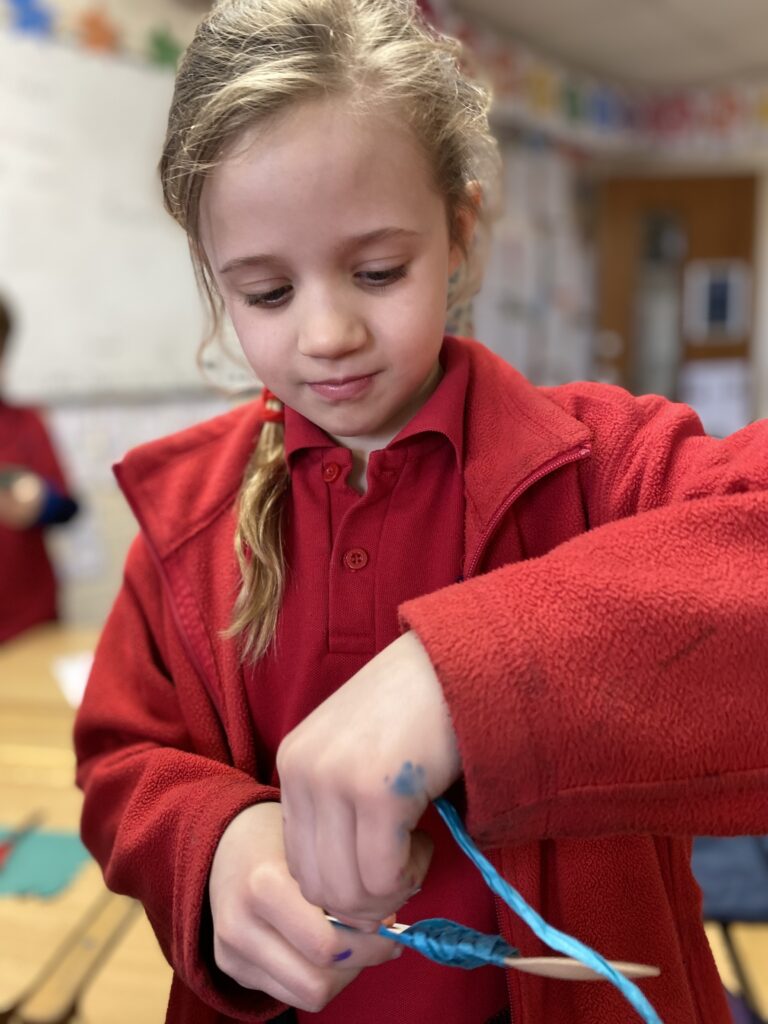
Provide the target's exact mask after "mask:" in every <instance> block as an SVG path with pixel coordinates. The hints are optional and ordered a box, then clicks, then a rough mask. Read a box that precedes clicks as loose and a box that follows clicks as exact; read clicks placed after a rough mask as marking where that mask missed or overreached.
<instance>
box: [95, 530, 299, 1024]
mask: <svg viewBox="0 0 768 1024" xmlns="http://www.w3.org/2000/svg"><path fill="white" fill-rule="evenodd" d="M75 749H76V754H77V760H78V771H77V782H78V785H80V787H81V788H82V789H83V791H84V795H85V799H84V805H83V815H82V835H83V840H84V842H85V844H86V846H87V847H88V849H89V850H90V851H91V853H92V854H93V855H94V857H95V858H96V860H97V861H98V862H99V863H100V865H101V866H102V869H103V871H104V876H105V879H106V882H107V885H108V886H109V887H110V888H111V889H113V890H114V891H116V892H121V893H126V894H127V895H129V896H133V897H135V898H136V899H138V900H140V901H141V902H142V903H143V905H144V907H145V909H146V912H147V915H148V917H149V919H150V921H151V922H152V925H153V928H154V930H155V932H156V934H157V937H158V940H159V942H160V945H161V947H162V949H163V952H164V953H165V955H166V957H167V959H168V960H169V961H170V963H171V964H172V966H173V967H174V969H175V970H176V972H177V974H178V975H179V976H180V977H181V979H182V981H183V982H184V983H185V985H186V986H187V987H188V988H189V989H191V990H192V991H193V992H194V993H195V994H196V995H197V996H198V997H199V998H201V999H202V1000H203V1001H204V1002H205V1003H207V1004H208V1005H210V1006H213V1007H214V1008H215V1009H217V1010H220V1011H221V1012H223V1013H226V1014H227V1015H228V1016H231V1017H235V1018H236V1019H240V1020H248V1021H256V1020H267V1019H269V1018H270V1017H272V1016H274V1014H275V1012H276V1010H277V1007H278V1004H276V1003H275V1002H274V1001H272V1000H271V999H268V998H267V997H266V996H264V995H262V994H260V993H257V992H248V991H246V990H245V989H241V988H239V987H238V986H237V985H235V984H234V982H231V981H230V979H228V978H226V976H225V975H223V974H222V973H221V972H219V971H218V970H217V969H216V967H215V965H214V964H213V960H212V945H211V943H212V931H211V922H210V910H209V906H208V899H207V886H208V875H209V871H210V865H211V862H212V859H213V854H214V852H215V849H216V846H217V844H218V841H219V839H220V837H221V834H222V833H223V831H224V829H225V828H226V826H227V824H228V823H229V822H230V821H231V820H232V818H234V817H235V815H237V814H238V813H239V812H240V811H242V810H244V809H245V808H246V807H248V806H250V805H251V804H254V803H257V802H260V801H263V800H276V799H279V793H278V791H277V790H274V789H271V788H270V787H267V786H262V785H260V784H258V783H257V782H256V781H254V779H253V778H251V777H250V776H249V775H248V774H246V773H245V772H241V771H239V770H237V769H236V768H233V767H232V766H231V764H228V763H226V762H227V760H228V753H227V747H226V743H225V739H224V736H223V732H222V730H221V726H220V723H219V720H218V718H217V716H216V714H215V712H214V710H213V708H212V707H211V705H210V702H209V701H208V698H207V695H206V693H205V691H204V689H203V687H202V685H201V683H200V681H199V679H197V678H196V677H195V674H194V669H193V667H192V666H191V664H190V663H189V661H188V660H187V658H186V656H185V653H184V651H183V648H182V647H181V645H180V644H179V642H178V640H177V639H176V633H175V625H174V623H173V621H172V620H171V617H170V613H169V611H168V609H167V605H166V602H165V601H164V600H163V596H162V587H161V584H160V581H159V579H158V576H157V574H156V572H155V569H154V565H153V563H152V560H151V557H150V555H149V554H148V552H147V549H146V547H145V545H144V543H143V541H142V540H141V538H140V539H139V540H138V541H137V542H136V543H135V544H134V546H133V548H132V549H131V552H130V554H129V557H128V562H127V565H126V575H125V581H124V585H123V588H122V590H121V592H120V594H119V596H118V598H117V601H116V603H115V605H114V608H113V610H112V612H111V615H110V617H109V620H108V622H107V624H106V627H105V629H104V632H103V634H102V637H101V640H100V642H99V645H98V648H97V651H96V656H95V661H94V666H93V670H92V673H91V677H90V679H89V682H88V686H87V688H86V693H85V697H84V700H83V704H82V706H81V708H80V711H79V713H78V717H77V720H76V723H75ZM198 751H205V756H203V754H201V753H199V752H198Z"/></svg>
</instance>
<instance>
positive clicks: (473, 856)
mask: <svg viewBox="0 0 768 1024" xmlns="http://www.w3.org/2000/svg"><path fill="white" fill-rule="evenodd" d="M435 806H436V807H437V809H438V811H439V812H440V816H441V817H442V819H443V821H444V822H445V824H446V825H447V826H448V828H449V830H450V832H451V835H452V836H453V838H454V839H455V840H456V842H457V843H458V844H459V846H460V847H461V849H462V850H463V851H464V853H465V854H466V855H467V857H469V859H470V860H471V861H472V863H473V864H474V865H475V867H476V868H477V869H478V870H479V871H480V874H481V875H482V876H483V878H484V880H485V883H486V885H487V886H488V888H489V889H490V890H491V891H492V892H494V893H495V894H496V895H497V896H498V897H499V898H500V899H502V900H504V902H505V903H506V904H507V906H508V907H510V908H511V909H512V910H513V911H514V912H515V913H516V914H517V916H518V917H519V918H521V920H523V921H524V922H525V923H526V924H527V925H528V927H529V928H530V929H531V931H532V932H533V933H534V934H535V935H537V936H538V938H540V939H541V940H542V942H544V943H546V945H547V946H549V947H550V948H551V949H556V950H557V951H558V952H560V953H564V954H565V955H566V956H570V957H573V959H574V960H579V961H580V962H581V963H583V964H584V965H585V966H586V967H590V968H591V969H592V970H593V971H595V973H597V974H600V975H602V977H604V978H605V979H606V981H610V982H611V984H612V985H614V986H615V987H616V988H617V989H618V990H619V992H621V994H622V995H623V996H624V998H625V999H626V1000H627V1002H628V1003H629V1004H630V1005H631V1006H632V1007H633V1008H634V1009H635V1010H636V1011H637V1013H638V1014H639V1016H640V1017H641V1018H642V1019H643V1020H644V1021H645V1024H662V1021H661V1018H660V1017H659V1015H658V1014H657V1013H656V1011H655V1010H654V1008H653V1007H652V1006H651V1004H650V1003H649V1002H648V1000H647V999H646V998H645V996H644V995H643V993H642V992H641V991H640V989H639V988H638V987H637V985H635V984H634V983H633V982H632V981H630V980H629V979H628V978H625V977H624V976H623V975H621V974H619V972H618V971H617V970H616V969H615V968H613V967H611V965H610V964H609V963H608V961H607V960H606V959H605V958H604V957H602V956H601V955H600V954H599V953H598V952H596V951H595V950H594V949H592V948H591V947H590V946H587V945H585V944H584V943H583V942H579V940H578V939H574V938H573V937H572V936H570V935H566V934H565V932H561V931H559V930H558V929H557V928H553V927H552V926H551V925H549V924H547V922H546V921H545V920H544V918H543V917H542V916H541V915H540V914H538V913H537V912H536V911H535V910H534V909H533V907H530V906H529V905H528V904H527V903H526V902H525V900H524V899H523V897H522V896H521V895H520V893H519V892H518V891H517V890H516V889H514V888H513V887H512V886H511V885H510V884H509V883H508V882H506V881H504V879H503V878H502V877H501V875H499V873H498V871H496V869H495V868H494V866H493V865H492V864H491V863H490V861H488V860H487V859H486V858H485V857H484V856H483V855H482V853H480V851H479V850H478V849H477V847H476V846H475V844H474V843H473V842H472V840H471V839H470V838H469V835H468V834H467V832H466V830H465V828H464V826H463V824H462V822H461V818H460V817H459V815H458V813H457V811H456V809H455V807H454V806H453V805H452V804H451V803H450V802H449V801H448V800H446V799H444V798H443V797H440V798H439V799H438V800H435ZM414 927H417V926H416V925H412V926H411V927H410V928H409V929H408V931H407V932H404V933H402V935H401V936H399V937H398V938H403V937H405V936H406V935H408V933H409V932H411V931H412V930H413V928H414ZM458 927H459V928H461V926H458ZM383 933H386V934H387V937H388V938H393V937H394V936H392V935H391V934H389V933H388V932H386V930H384V932H383ZM414 945H415V947H416V948H418V946H417V945H416V944H414ZM433 959H436V958H435V957H433ZM438 962H441V963H444V962H446V961H438ZM486 962H487V961H486ZM490 962H492V963H493V962H495V961H490ZM461 966H467V965H466V964H461Z"/></svg>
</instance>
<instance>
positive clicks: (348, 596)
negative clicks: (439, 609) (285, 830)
mask: <svg viewBox="0 0 768 1024" xmlns="http://www.w3.org/2000/svg"><path fill="white" fill-rule="evenodd" d="M468 372H469V366H468V360H467V358H466V355H465V353H464V352H463V351H461V350H458V351H457V352H455V353H454V354H452V355H451V356H450V357H446V358H445V359H444V375H443V378H442V380H441V381H440V384H439V385H438V387H437V389H436V390H435V392H434V394H433V395H432V396H431V397H430V399H429V400H428V401H427V402H426V403H425V405H424V406H423V407H422V409H421V410H420V411H419V412H418V413H417V414H416V416H414V418H413V419H412V420H411V422H410V423H409V424H408V425H407V426H406V427H405V428H404V429H403V430H402V431H401V432H400V433H399V434H398V435H397V437H396V438H394V440H393V441H391V442H390V443H389V444H388V445H387V447H386V448H384V449H383V450H381V451H376V452H372V453H371V456H370V459H369V463H368V487H367V491H366V493H365V494H359V493H358V492H357V491H355V490H354V489H353V488H351V487H350V486H349V485H348V483H347V476H348V474H349V471H350V469H351V466H352V458H351V453H350V452H349V450H348V449H346V448H343V447H340V446H339V445H338V444H336V442H335V441H333V440H332V439H331V438H330V437H329V436H328V435H327V434H326V433H324V432H323V431H322V430H321V429H320V428H319V427H317V426H315V425H314V424H313V423H310V422H309V421H308V420H306V419H305V418H304V417H302V416H300V415H299V414H298V413H296V412H294V411H293V410H291V409H286V418H285V449H286V456H287V458H288V462H289V467H290V473H291V489H290V498H289V500H288V503H287V506H288V507H287V509H286V519H285V525H286V533H285V537H286V540H285V551H286V562H287V566H288V577H287V585H286V590H285V597H284V601H283V607H282V611H281V616H280V621H279V625H278V633H277V637H276V644H275V650H274V653H271V654H269V655H268V656H266V657H264V658H262V659H261V661H260V662H259V663H258V665H257V666H256V667H255V668H254V669H253V670H251V671H250V673H249V676H248V678H247V687H248V698H249V703H250V707H251V713H252V717H253V724H254V729H255V730H256V736H257V742H258V748H259V754H260V757H261V758H262V760H261V764H260V768H261V777H262V778H264V779H267V780H270V781H272V782H273V783H274V784H275V785H276V784H277V779H276V777H275V770H274V764H275V753H276V751H277V747H278V745H279V743H280V741H281V739H282V738H283V736H285V734H286V733H287V732H289V731H290V730H291V729H292V728H293V727H294V726H295V725H297V724H298V723H299V722H300V721H301V720H302V719H303V718H305V717H306V716H307V715H308V714H309V712H310V711H312V709H313V708H315V707H316V706H317V705H318V704H319V703H321V702H322V701H323V700H324V699H325V698H326V697H328V696H329V695H330V694H331V693H333V691H334V690H336V689H337V688H338V687H339V686H340V685H341V684H342V683H344V682H346V680H347V679H349V678H350V676H352V675H354V673H355V672H357V671H358V669H360V668H362V666H363V665H365V664H366V662H368V661H369V660H370V659H371V658H372V657H373V656H374V655H375V654H377V653H378V652H379V651H380V650H382V648H384V647H385V646H386V645H387V644H389V643H391V642H392V641H393V640H395V639H396V637H397V636H398V635H399V630H398V620H397V609H398V606H399V605H401V604H402V603H403V602H404V601H407V600H409V599H410V598H415V597H418V596H421V595H422V594H426V593H430V592H432V591H435V590H438V589H439V588H441V587H444V586H447V585H449V584H451V583H455V582H456V580H457V579H458V578H459V576H460V574H461V563H462V554H463V547H464V537H463V523H464V487H463V479H462V465H463V454H464V445H463V424H464V400H465V394H466V388H467V379H468ZM265 704H268V705H269V707H270V713H269V715H268V716H263V715H260V714H259V708H260V706H264V705H265ZM265 717H266V720H265ZM422 827H423V828H425V829H426V830H427V831H428V832H429V833H430V834H431V835H432V837H433V839H434V842H435V852H434V856H433V859H432V864H431V866H430V870H429V874H428V876H427V879H426V881H425V884H424V886H423V889H422V891H421V892H420V893H418V894H417V895H416V896H415V897H413V898H412V899H411V900H410V901H409V902H408V904H407V905H406V906H405V907H404V908H403V909H402V910H401V912H400V915H399V916H400V919H401V920H402V921H404V922H408V921H415V920H418V919H420V918H424V917H447V918H453V919H454V920H457V921H461V922H462V923H464V924H467V925H469V926H470V927H473V928H477V929H478V930H480V931H483V932H494V933H495V932H497V931H498V924H497V920H496V914H495V909H494V905H493V899H492V897H491V895H490V893H489V891H488V889H487V888H486V887H485V885H484V883H483V882H482V880H481V878H480V876H479V874H478V873H477V871H476V870H475V869H474V868H473V867H472V865H471V864H470V863H469V861H468V860H467V859H466V857H465V856H464V855H463V854H462V853H461V852H460V851H459V849H458V847H457V846H456V845H455V843H454V842H453V840H452V839H451V838H450V836H449V835H448V833H447V832H446V830H445V828H444V826H443V825H442V824H441V822H440V821H439V819H438V817H437V814H436V813H434V812H433V811H431V810H430V811H429V812H428V813H427V814H426V815H425V818H424V820H423V822H422ZM506 1003H507V997H506V985H505V980H504V975H503V972H502V971H500V970H498V968H493V967H488V968H481V969H478V970H475V971H462V970H456V969H454V968H447V967H440V966H438V965H437V964H432V963H431V962H430V961H427V960H425V959H423V958H422V957H420V956H418V955H417V954H414V953H411V952H409V951H406V952H405V953H404V954H403V956H402V957H401V958H400V959H398V960H397V961H393V962H392V963H390V964H386V965H383V966H381V967H375V968H372V969H369V970H365V971H363V972H362V973H361V974H360V975H359V976H358V978H357V979H356V980H355V981H354V982H353V983H352V984H351V985H350V986H348V988H346V989H345V990H344V992H342V993H341V995H340V996H338V997H337V998H336V999H334V1000H333V1002H332V1003H331V1004H330V1005H329V1006H328V1007H327V1008H326V1009H325V1010H324V1011H323V1012H322V1013H319V1014H311V1015H309V1014H304V1013H301V1012H299V1013H298V1014H297V1017H298V1020H299V1021H302V1022H304V1021H306V1022H307V1024H309V1022H310V1021H311V1022H313V1024H353V1022H362V1021H365V1024H410V1022H413V1024H417V1022H418V1024H423V1022H424V1021H438V1020H440V1021H450V1022H453V1021H456V1022H459V1021H461V1022H462V1024H484V1022H485V1021H487V1020H489V1019H490V1018H492V1017H493V1016H495V1015H496V1014H497V1013H498V1012H499V1011H500V1010H502V1009H503V1008H504V1007H505V1006H506Z"/></svg>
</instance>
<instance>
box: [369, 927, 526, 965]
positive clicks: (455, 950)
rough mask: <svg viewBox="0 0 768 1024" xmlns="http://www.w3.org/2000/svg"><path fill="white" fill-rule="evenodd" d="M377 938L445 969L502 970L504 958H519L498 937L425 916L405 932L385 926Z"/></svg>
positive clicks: (381, 928) (511, 948)
mask: <svg viewBox="0 0 768 1024" xmlns="http://www.w3.org/2000/svg"><path fill="white" fill-rule="evenodd" d="M379 935H383V936H384V937H385V938H387V939H392V940H393V941H394V942H399V943H400V945H401V946H408V947H409V948H410V949H414V950H416V952H417V953H421V955H422V956H426V957H428V958H429V959H430V960H434V961H435V963H437V964H443V966H445V967H463V968H464V970H465V971H471V970H472V969H473V968H475V967H487V966H488V965H489V964H491V965H495V966H496V967H506V964H505V962H504V961H505V959H506V958H507V957H512V956H519V955H520V953H519V951H518V950H517V949H515V947H514V946H510V945H509V943H507V942H505V941H504V939H502V938H501V936H500V935H484V934H483V933H482V932H477V931H475V930H474V928H466V927H465V926H464V925H463V924H457V923H456V922H455V921H448V920H446V919H445V918H444V917H428V918H425V919H424V920H423V921H417V922H416V923H415V924H412V925H410V926H409V928H408V931H405V932H393V931H390V929H389V928H387V927H386V926H385V925H382V926H381V927H380V928H379Z"/></svg>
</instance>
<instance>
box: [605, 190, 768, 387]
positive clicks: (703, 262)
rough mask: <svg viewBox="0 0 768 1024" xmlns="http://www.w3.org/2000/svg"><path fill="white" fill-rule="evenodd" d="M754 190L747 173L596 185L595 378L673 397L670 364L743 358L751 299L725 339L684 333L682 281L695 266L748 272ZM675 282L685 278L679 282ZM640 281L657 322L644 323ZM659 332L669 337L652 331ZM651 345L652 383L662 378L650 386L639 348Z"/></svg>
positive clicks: (645, 360) (688, 287)
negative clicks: (657, 363)
mask: <svg viewBox="0 0 768 1024" xmlns="http://www.w3.org/2000/svg"><path fill="white" fill-rule="evenodd" d="M755 193H756V182H755V179H754V177H751V176H734V177H711V178H702V177H697V178H682V177H675V178H621V179H611V180H607V181H605V182H603V183H602V184H601V185H600V186H599V188H598V204H597V206H598V216H597V272H598V273H597V279H598V294H597V333H596V351H595V376H596V377H598V379H603V380H608V381H613V382H615V383H617V384H621V385H623V386H624V387H629V388H631V389H632V390H634V391H636V392H642V391H661V392H663V393H666V394H668V395H669V397H671V398H677V397H679V395H678V393H677V392H678V388H677V384H676V380H677V378H678V376H679V374H678V373H677V371H679V369H680V368H681V367H683V366H685V365H686V364H690V363H692V362H694V361H696V360H705V359H706V360H710V361H711V360H718V359H722V360H728V361H729V363H731V365H733V362H734V361H738V360H746V359H748V357H749V351H750V334H751V298H749V299H748V303H749V307H750V311H749V315H747V316H746V319H745V322H744V326H743V329H741V328H737V329H736V333H735V334H734V331H733V330H730V333H729V335H728V336H727V337H726V336H725V334H723V336H722V337H719V336H718V334H717V332H714V334H713V333H712V332H710V335H709V337H707V338H706V339H705V340H702V339H701V338H697V337H695V336H693V337H692V336H691V331H690V330H689V329H688V327H687V321H686V318H685V315H684V303H685V300H686V296H688V295H689V293H691V290H692V289H691V281H692V280H693V279H694V278H695V279H696V280H697V279H698V277H697V275H698V271H699V269H700V268H702V267H704V268H707V267H713V266H714V267H717V266H723V267H728V266H739V267H741V268H743V270H744V274H743V277H744V279H745V280H746V281H748V280H749V277H750V272H751V269H752V265H753V250H754V221H755ZM654 260H656V263H655V264H654ZM729 261H734V263H733V264H731V263H729ZM684 282H688V284H687V285H685V287H684ZM644 289H645V290H649V289H650V293H651V294H653V295H654V296H655V299H654V301H655V305H656V312H655V314H654V315H656V316H657V320H658V323H657V324H656V327H657V329H656V330H654V325H653V324H652V323H651V324H650V325H648V324H647V323H646V324H644V323H643V315H644V311H643V309H642V306H643V301H642V296H643V293H644ZM712 294H713V298H712V299H711V302H712V303H714V304H715V305H717V303H718V302H719V301H720V299H719V298H718V292H717V290H716V289H714V288H713V293H712ZM673 307H674V308H673ZM645 313H647V310H646V311H645ZM673 316H674V324H672V320H671V318H672V317H673ZM665 325H666V326H665ZM643 328H645V329H643ZM665 331H666V332H667V334H669V335H670V337H669V339H668V340H667V339H664V338H661V335H662V334H664V332H665ZM671 335H674V336H671ZM654 339H655V342H654ZM654 343H655V344H656V346H657V348H658V349H659V352H657V353H655V355H654V354H652V356H653V358H656V359H657V360H659V359H662V360H664V359H666V364H665V365H664V366H661V367H659V366H657V367H656V369H657V370H660V372H657V373H656V378H657V383H659V382H661V383H662V384H663V382H664V380H666V381H667V383H666V385H664V386H660V387H654V386H652V385H653V377H654V372H653V365H652V359H651V362H650V363H649V359H648V352H647V348H648V346H649V345H652V344H654ZM662 350H664V351H662ZM649 365H650V368H651V372H650V375H649V372H648V370H649ZM723 365H724V364H723ZM649 381H650V383H651V386H648V383H649Z"/></svg>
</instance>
